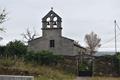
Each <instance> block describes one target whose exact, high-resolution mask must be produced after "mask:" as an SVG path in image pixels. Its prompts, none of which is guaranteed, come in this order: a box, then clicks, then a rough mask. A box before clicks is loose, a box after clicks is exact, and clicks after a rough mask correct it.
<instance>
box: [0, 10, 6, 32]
mask: <svg viewBox="0 0 120 80" xmlns="http://www.w3.org/2000/svg"><path fill="white" fill-rule="evenodd" d="M6 17H7V13H6V11H5V9H4V10H2V11H0V24H2V23H3V22H5V21H6ZM0 31H4V29H3V28H0Z"/></svg>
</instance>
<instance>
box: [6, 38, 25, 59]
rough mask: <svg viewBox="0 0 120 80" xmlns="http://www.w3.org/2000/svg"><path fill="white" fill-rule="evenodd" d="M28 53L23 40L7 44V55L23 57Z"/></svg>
mask: <svg viewBox="0 0 120 80" xmlns="http://www.w3.org/2000/svg"><path fill="white" fill-rule="evenodd" d="M26 53H27V46H26V45H24V43H22V42H21V41H17V40H15V41H10V42H9V43H8V44H7V45H6V52H5V54H6V55H7V56H11V57H13V58H14V57H22V56H24V55H25V54H26Z"/></svg>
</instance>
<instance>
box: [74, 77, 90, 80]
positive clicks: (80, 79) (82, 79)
mask: <svg viewBox="0 0 120 80" xmlns="http://www.w3.org/2000/svg"><path fill="white" fill-rule="evenodd" d="M75 80H90V78H89V77H77V78H76V79H75Z"/></svg>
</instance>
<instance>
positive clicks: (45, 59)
mask: <svg viewBox="0 0 120 80" xmlns="http://www.w3.org/2000/svg"><path fill="white" fill-rule="evenodd" d="M24 59H25V61H26V62H32V63H35V64H41V65H56V64H57V63H58V62H60V61H61V60H63V58H62V56H60V55H53V53H52V52H49V51H41V52H33V51H29V52H28V53H27V54H26V55H25V56H24Z"/></svg>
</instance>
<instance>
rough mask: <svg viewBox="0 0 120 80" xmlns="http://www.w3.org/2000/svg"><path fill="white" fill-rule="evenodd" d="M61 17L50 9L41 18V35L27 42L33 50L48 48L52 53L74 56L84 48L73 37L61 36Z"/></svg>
mask: <svg viewBox="0 0 120 80" xmlns="http://www.w3.org/2000/svg"><path fill="white" fill-rule="evenodd" d="M61 24H62V18H61V17H60V16H59V15H57V14H56V13H55V12H54V11H53V10H52V9H51V10H50V11H49V12H48V14H46V15H45V16H44V17H43V18H42V28H41V29H42V36H41V37H39V38H36V39H34V40H31V41H29V42H28V47H29V49H30V50H33V51H42V50H48V51H51V52H53V53H54V54H59V55H65V56H76V55H78V54H79V53H81V52H83V51H84V50H85V49H84V48H83V47H81V46H80V45H79V44H77V43H76V42H75V41H74V40H73V39H69V38H67V37H64V36H62V25H61Z"/></svg>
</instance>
